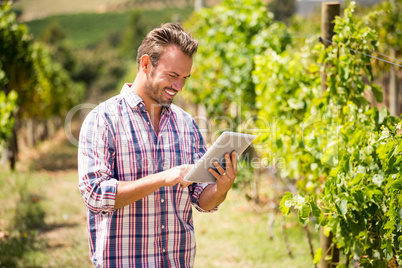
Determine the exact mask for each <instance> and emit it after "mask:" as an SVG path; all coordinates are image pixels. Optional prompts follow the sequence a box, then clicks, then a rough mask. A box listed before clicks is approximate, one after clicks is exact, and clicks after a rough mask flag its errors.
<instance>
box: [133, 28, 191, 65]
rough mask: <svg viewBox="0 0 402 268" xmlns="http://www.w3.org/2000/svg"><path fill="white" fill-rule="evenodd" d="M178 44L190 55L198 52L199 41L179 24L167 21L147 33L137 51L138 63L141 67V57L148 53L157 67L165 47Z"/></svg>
mask: <svg viewBox="0 0 402 268" xmlns="http://www.w3.org/2000/svg"><path fill="white" fill-rule="evenodd" d="M170 45H176V46H178V47H179V48H180V50H181V51H182V52H183V53H184V54H185V55H188V56H190V57H193V54H194V53H195V52H197V47H198V41H197V40H196V39H194V38H193V37H192V36H191V35H190V34H189V33H187V32H186V31H185V30H184V29H183V28H182V27H181V26H180V25H179V24H176V23H166V24H162V26H161V27H160V28H156V29H153V30H152V31H151V32H149V33H148V34H147V36H146V37H145V39H144V40H143V41H142V43H141V45H140V47H139V48H138V51H137V65H138V68H139V67H140V61H141V57H142V56H143V55H145V54H147V55H148V56H149V57H150V59H151V63H152V66H154V67H156V66H157V65H158V63H159V60H160V58H161V57H162V55H163V53H164V52H165V49H166V48H167V47H168V46H170Z"/></svg>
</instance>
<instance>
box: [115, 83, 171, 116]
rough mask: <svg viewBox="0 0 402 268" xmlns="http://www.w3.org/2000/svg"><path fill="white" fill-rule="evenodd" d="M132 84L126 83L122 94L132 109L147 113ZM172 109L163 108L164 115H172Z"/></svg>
mask: <svg viewBox="0 0 402 268" xmlns="http://www.w3.org/2000/svg"><path fill="white" fill-rule="evenodd" d="M131 86H132V83H125V84H124V85H123V88H122V89H121V92H120V93H121V94H122V96H123V98H124V99H125V100H126V102H127V103H128V105H129V106H130V107H131V109H140V110H142V111H145V103H144V101H143V100H142V99H141V97H140V96H138V95H137V93H135V92H134V91H133V90H132V89H131ZM171 110H172V109H171V108H170V107H162V113H161V114H164V113H167V114H170V113H171Z"/></svg>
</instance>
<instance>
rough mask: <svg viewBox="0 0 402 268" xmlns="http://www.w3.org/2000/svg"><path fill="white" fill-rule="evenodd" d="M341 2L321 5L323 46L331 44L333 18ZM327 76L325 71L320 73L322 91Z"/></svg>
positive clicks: (338, 13)
mask: <svg viewBox="0 0 402 268" xmlns="http://www.w3.org/2000/svg"><path fill="white" fill-rule="evenodd" d="M340 9H341V4H340V3H339V2H324V3H322V7H321V40H322V42H323V44H324V45H325V47H328V46H330V45H331V42H329V41H332V36H334V26H335V23H334V20H335V17H336V16H339V15H340ZM326 84H327V76H326V74H325V72H322V73H321V90H322V92H323V93H324V92H325V91H326V90H327V86H326Z"/></svg>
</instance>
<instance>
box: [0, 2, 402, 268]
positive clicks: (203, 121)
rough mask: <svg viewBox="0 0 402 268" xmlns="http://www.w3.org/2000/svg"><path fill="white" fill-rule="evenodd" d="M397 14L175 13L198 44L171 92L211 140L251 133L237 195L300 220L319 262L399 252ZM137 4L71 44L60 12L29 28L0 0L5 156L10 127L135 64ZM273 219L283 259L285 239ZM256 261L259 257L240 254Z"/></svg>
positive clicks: (371, 262) (379, 259)
mask: <svg viewBox="0 0 402 268" xmlns="http://www.w3.org/2000/svg"><path fill="white" fill-rule="evenodd" d="M143 2H146V1H143ZM273 2H275V1H273ZM323 6H324V5H323ZM271 8H272V6H271ZM169 10H170V9H167V10H166V12H167V13H168V12H171V10H170V11H169ZM186 12H188V9H183V13H182V14H186ZM167 13H166V14H167ZM401 13H402V1H401V0H392V1H384V2H382V3H380V4H378V5H375V6H372V7H360V6H358V5H357V4H356V3H355V2H350V3H349V4H348V5H346V6H342V12H340V13H339V14H338V15H337V16H336V17H335V19H334V20H332V19H331V20H330V21H331V23H332V24H331V26H330V27H331V29H330V30H331V31H332V32H331V35H330V37H328V36H324V33H323V31H322V30H323V29H322V28H321V33H320V32H319V31H320V21H317V20H316V19H314V18H310V19H306V18H300V17H297V16H293V17H289V18H287V19H285V20H282V21H279V20H277V15H274V13H272V12H271V11H270V5H267V4H266V3H264V2H262V1H259V0H224V1H222V3H221V4H216V5H213V6H211V7H209V8H204V9H201V10H199V11H197V12H193V13H192V14H191V16H189V18H186V19H185V20H184V21H182V24H183V25H184V26H185V28H187V29H188V30H189V31H190V32H191V33H192V34H193V36H195V37H196V38H197V39H198V41H199V48H198V52H197V54H196V56H195V58H194V65H193V70H192V75H191V79H189V80H188V82H187V83H186V89H185V90H184V91H183V92H182V93H181V94H182V97H181V99H179V102H180V104H183V105H182V106H184V108H185V109H188V110H193V111H194V116H195V118H196V120H197V121H198V123H199V126H200V130H201V132H202V133H203V134H204V135H205V138H206V139H207V141H208V143H211V142H213V141H214V140H215V139H216V138H217V136H218V135H219V134H220V133H221V132H223V131H225V130H230V131H237V132H243V133H249V134H255V135H257V141H256V142H255V143H254V144H253V146H252V148H250V149H249V150H248V151H247V152H246V154H245V156H244V157H243V158H242V159H241V161H242V162H241V163H239V166H241V170H240V171H239V175H238V177H237V179H236V181H235V189H234V191H236V196H242V198H246V199H247V200H248V201H247V202H249V203H248V204H249V206H257V207H259V208H260V211H261V213H262V214H264V215H266V214H268V215H269V216H268V219H265V220H266V221H267V223H268V225H267V226H268V230H269V229H270V226H271V227H272V226H273V225H274V224H276V223H277V222H279V221H282V223H283V222H285V221H286V220H289V219H298V224H299V225H300V226H301V227H302V228H303V230H305V235H304V237H300V236H298V235H297V236H296V237H297V238H298V239H299V240H304V241H303V243H308V245H309V253H310V255H311V256H310V258H311V261H312V263H313V266H314V267H318V266H320V267H322V268H325V267H352V266H353V267H400V265H401V264H402V225H401V222H402V210H401V207H402V195H401V194H400V191H401V190H402V170H401V164H402V144H401V142H402V120H401V118H400V114H401V113H402V102H401V99H402V98H401V95H402V94H401V92H400V91H399V90H402V89H400V83H401V79H402V60H400V59H401V55H402V32H401V29H402V18H401V16H400V14H401ZM169 16H170V17H172V16H173V14H172V13H169ZM88 17H89V16H88ZM146 17H147V16H143V15H141V13H140V12H135V11H134V12H133V13H132V14H131V15H130V17H126V19H125V23H128V25H129V26H127V27H126V28H125V32H124V34H121V33H120V35H119V34H118V33H117V32H115V30H114V32H111V33H109V35H108V36H107V37H106V38H103V39H104V40H105V41H104V42H103V43H99V44H93V43H92V44H90V43H85V44H86V47H85V45H77V46H76V47H71V43H69V42H67V41H66V38H65V36H64V35H63V31H62V27H61V28H60V25H57V24H50V23H43V24H42V25H43V26H41V27H43V28H42V32H41V33H42V35H40V27H38V28H37V29H36V31H37V34H36V37H37V38H33V37H32V36H31V35H29V30H28V28H27V27H26V26H25V25H23V24H19V23H17V20H16V16H15V14H14V13H13V12H11V11H10V6H9V5H8V4H7V3H6V4H2V6H1V10H0V38H2V40H4V42H1V44H0V53H1V54H0V85H1V88H2V89H3V90H2V91H0V141H1V145H0V146H3V147H7V146H8V148H9V152H12V153H11V154H9V155H11V158H10V160H11V163H12V164H11V169H12V168H15V162H16V161H17V158H16V157H14V158H13V157H12V156H13V155H15V154H16V150H13V148H14V149H15V147H16V144H18V143H17V140H18V138H17V137H16V133H17V130H18V127H19V128H20V129H23V128H25V129H26V128H27V125H28V123H29V122H31V124H32V120H35V121H33V122H39V121H40V122H42V121H45V122H47V121H49V120H50V121H51V120H53V121H54V118H59V121H57V120H56V122H60V121H63V120H64V119H65V118H66V117H65V116H66V114H67V113H68V111H69V110H70V111H71V108H73V107H74V106H75V105H77V104H80V103H81V104H82V103H84V102H87V103H88V102H90V101H93V100H94V97H95V96H97V97H99V95H101V96H105V97H106V96H109V95H113V94H114V93H116V92H117V89H119V88H120V85H121V81H123V80H125V79H126V78H127V77H128V78H127V79H132V78H133V77H134V76H133V72H134V71H133V70H135V69H136V67H135V66H133V65H132V64H130V63H124V64H120V63H119V62H122V61H126V60H123V59H124V55H126V56H130V57H131V58H134V56H135V55H134V54H133V47H132V46H134V47H135V46H138V45H139V44H138V42H137V43H136V40H138V39H139V38H140V37H141V38H142V37H143V35H144V34H145V33H146V32H147V31H148V28H152V27H151V26H152V25H149V24H150V22H149V21H147V20H146ZM163 20H168V19H167V18H163ZM30 24H31V25H33V26H34V25H35V22H31V23H30ZM48 24H50V25H51V26H49V27H48V28H47V29H46V28H44V27H45V25H48ZM37 25H39V23H38V24H37ZM147 27H148V28H147ZM321 27H323V26H321ZM116 28H117V27H116ZM111 31H112V30H111ZM39 36H40V37H39ZM101 39H102V38H100V39H99V40H101ZM99 42H100V41H99ZM82 44H84V43H82ZM125 82H131V80H130V81H125ZM97 100H98V99H97ZM189 103H191V104H189ZM60 124H61V123H59V125H57V124H56V126H55V127H56V128H57V127H59V126H60ZM13 163H14V164H13ZM0 180H1V177H0ZM242 204H243V203H242ZM251 204H252V205H251ZM243 205H244V204H243ZM234 206H235V204H234ZM247 215H248V216H247V217H256V216H255V215H254V216H253V214H249V213H247ZM233 218H236V216H233ZM1 228H2V226H1V225H0V231H2V230H1ZM281 228H282V229H281V230H282V240H283V243H284V247H285V248H286V249H287V254H288V256H289V258H291V257H292V252H291V249H290V247H289V243H292V241H291V240H292V239H293V238H292V237H291V236H289V237H288V236H287V235H286V224H282V225H281ZM312 232H313V233H312ZM0 233H1V232H0ZM232 235H233V236H235V235H236V234H232ZM312 237H315V240H314V238H312ZM318 237H319V238H318ZM1 239H2V238H1V237H0V249H1V241H2V240H1ZM312 240H313V241H312ZM318 240H320V241H318ZM293 242H295V241H293ZM296 242H297V241H296ZM317 242H318V243H320V245H317V244H318V243H317ZM260 259H261V258H260ZM199 263H200V262H199ZM255 263H257V264H258V265H259V266H261V267H266V266H264V263H261V262H258V261H256V262H253V263H249V262H244V264H245V265H253V264H255ZM268 263H269V262H268ZM265 264H266V263H265ZM203 265H205V266H207V267H208V264H206V263H203ZM1 266H2V262H1V257H0V267H1ZM211 267H212V265H211Z"/></svg>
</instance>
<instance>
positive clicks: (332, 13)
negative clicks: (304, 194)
mask: <svg viewBox="0 0 402 268" xmlns="http://www.w3.org/2000/svg"><path fill="white" fill-rule="evenodd" d="M339 15H340V3H339V2H324V3H322V6H321V41H322V42H323V44H324V45H325V47H328V46H330V45H331V44H332V37H333V35H334V26H335V23H334V20H335V17H336V16H339ZM326 84H327V75H326V73H325V70H324V71H323V72H321V90H322V92H323V93H324V92H325V91H326V90H327V86H326ZM332 237H333V234H332V233H331V234H330V235H329V236H326V235H325V234H324V230H323V228H321V230H320V244H321V248H322V251H323V256H322V258H321V261H320V268H333V267H336V265H337V264H338V262H339V249H338V248H337V247H335V246H334V248H332V249H331V245H332ZM328 255H329V256H331V257H330V260H326V256H328Z"/></svg>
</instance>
